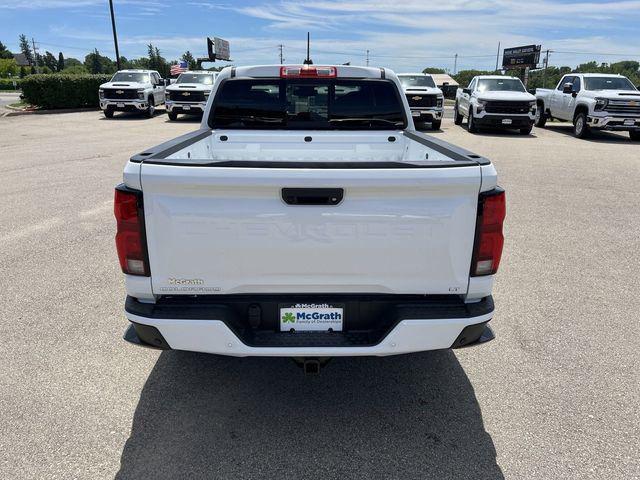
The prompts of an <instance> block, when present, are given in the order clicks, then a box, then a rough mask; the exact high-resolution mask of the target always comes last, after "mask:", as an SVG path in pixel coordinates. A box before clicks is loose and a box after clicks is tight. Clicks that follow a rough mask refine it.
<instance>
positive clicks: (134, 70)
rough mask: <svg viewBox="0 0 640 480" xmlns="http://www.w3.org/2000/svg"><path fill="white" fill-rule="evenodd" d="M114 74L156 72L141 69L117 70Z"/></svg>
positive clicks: (154, 71) (155, 71)
mask: <svg viewBox="0 0 640 480" xmlns="http://www.w3.org/2000/svg"><path fill="white" fill-rule="evenodd" d="M116 73H158V71H157V70H143V69H141V68H127V69H124V70H118V71H117V72H116Z"/></svg>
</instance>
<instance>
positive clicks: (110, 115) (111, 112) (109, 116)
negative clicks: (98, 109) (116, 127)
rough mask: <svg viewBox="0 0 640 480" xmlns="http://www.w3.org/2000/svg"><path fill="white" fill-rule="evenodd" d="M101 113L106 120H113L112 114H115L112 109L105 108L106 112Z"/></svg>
mask: <svg viewBox="0 0 640 480" xmlns="http://www.w3.org/2000/svg"><path fill="white" fill-rule="evenodd" d="M102 113H104V116H105V117H107V118H113V114H114V113H115V112H114V111H113V109H112V108H107V109H106V110H103V111H102Z"/></svg>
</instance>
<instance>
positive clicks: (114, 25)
mask: <svg viewBox="0 0 640 480" xmlns="http://www.w3.org/2000/svg"><path fill="white" fill-rule="evenodd" d="M109 9H110V10H111V29H112V30H113V44H114V45H115V47H116V65H117V67H118V70H122V69H121V68H120V52H119V51H118V34H117V33H116V17H115V15H114V14H113V0H109Z"/></svg>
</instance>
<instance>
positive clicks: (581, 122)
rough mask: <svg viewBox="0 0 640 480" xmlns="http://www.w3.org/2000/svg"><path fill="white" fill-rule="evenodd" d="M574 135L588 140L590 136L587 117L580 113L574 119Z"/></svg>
mask: <svg viewBox="0 0 640 480" xmlns="http://www.w3.org/2000/svg"><path fill="white" fill-rule="evenodd" d="M573 134H574V135H575V136H576V138H586V137H588V136H589V125H587V115H586V114H585V113H584V112H580V113H578V114H577V115H576V118H574V119H573Z"/></svg>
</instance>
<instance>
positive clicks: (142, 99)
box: [98, 70, 169, 118]
mask: <svg viewBox="0 0 640 480" xmlns="http://www.w3.org/2000/svg"><path fill="white" fill-rule="evenodd" d="M167 85H169V80H165V79H163V78H162V77H161V76H160V74H159V73H158V72H157V71H155V70H120V71H119V72H116V73H115V74H114V75H113V77H112V78H111V80H110V81H109V82H107V83H103V84H102V85H100V89H99V91H98V95H99V97H100V108H101V109H102V111H103V112H104V116H105V117H107V118H112V117H113V114H114V113H115V112H142V113H144V114H145V115H146V116H147V117H149V118H151V117H153V115H154V114H155V111H156V107H157V106H158V105H162V104H163V103H164V90H165V87H166V86H167Z"/></svg>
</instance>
